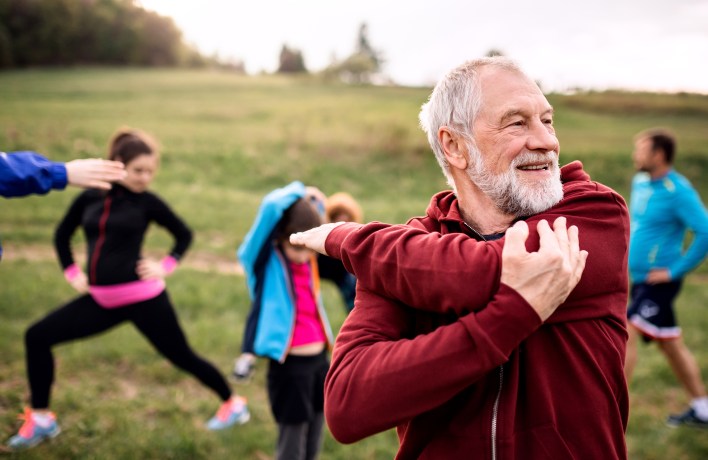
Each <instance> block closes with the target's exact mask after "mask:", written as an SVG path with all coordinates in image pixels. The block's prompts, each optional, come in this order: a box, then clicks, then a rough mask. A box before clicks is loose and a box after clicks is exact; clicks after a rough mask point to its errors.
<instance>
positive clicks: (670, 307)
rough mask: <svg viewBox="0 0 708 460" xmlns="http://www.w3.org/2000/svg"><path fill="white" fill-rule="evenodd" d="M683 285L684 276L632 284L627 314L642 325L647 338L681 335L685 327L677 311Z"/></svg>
mask: <svg viewBox="0 0 708 460" xmlns="http://www.w3.org/2000/svg"><path fill="white" fill-rule="evenodd" d="M680 289H681V280H679V281H672V282H670V283H660V284H647V283H636V284H633V285H632V292H631V303H630V305H629V309H628V310H627V318H628V320H629V322H630V323H632V325H633V326H634V327H636V328H637V329H639V331H640V332H641V333H642V336H643V338H644V340H645V341H650V340H653V339H656V340H666V339H675V338H677V337H680V336H681V328H680V327H678V325H677V324H676V317H675V315H674V299H675V298H676V296H677V295H678V293H679V290H680Z"/></svg>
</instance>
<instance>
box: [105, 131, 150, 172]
mask: <svg viewBox="0 0 708 460" xmlns="http://www.w3.org/2000/svg"><path fill="white" fill-rule="evenodd" d="M140 155H159V151H158V146H157V142H155V140H154V139H153V138H152V136H150V135H149V134H147V133H144V132H142V131H139V130H137V129H131V128H121V129H119V130H118V131H117V132H116V133H115V134H114V135H113V137H112V138H111V142H110V144H109V145H108V159H109V160H115V161H121V162H123V164H126V165H127V164H128V163H130V162H131V161H133V160H134V159H135V158H137V157H139V156H140Z"/></svg>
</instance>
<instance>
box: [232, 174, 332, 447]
mask: <svg viewBox="0 0 708 460" xmlns="http://www.w3.org/2000/svg"><path fill="white" fill-rule="evenodd" d="M313 198H315V199H313ZM317 203H318V201H317V199H316V197H313V196H311V195H309V194H308V188H306V187H305V186H304V185H303V184H302V183H301V182H292V183H291V184H289V185H287V186H285V187H283V188H279V189H276V190H274V191H272V192H270V193H269V194H267V195H266V196H265V198H263V201H262V203H261V206H260V208H259V210H258V214H257V215H256V219H255V221H254V223H253V226H252V227H251V229H250V230H249V232H248V234H247V235H246V237H245V239H244V241H243V243H242V244H241V246H240V247H239V248H238V251H237V255H238V258H239V260H240V262H241V264H242V265H243V268H244V270H245V272H246V280H247V284H248V291H249V295H250V297H251V300H252V304H251V311H250V312H249V315H248V319H247V322H246V327H245V332H244V337H243V343H242V355H241V358H239V360H241V359H242V358H243V357H244V356H251V357H252V358H253V359H254V360H255V356H262V357H266V358H269V367H268V376H267V382H268V399H269V402H270V406H271V412H272V413H273V416H274V418H275V420H276V422H277V423H278V441H277V451H276V459H282V458H292V459H296V460H297V459H299V460H306V459H307V460H310V459H314V458H317V455H318V453H319V450H320V446H321V443H322V431H323V427H324V380H325V376H326V374H327V371H328V369H329V359H328V357H327V352H328V350H329V349H331V346H332V342H333V336H332V330H331V327H330V324H329V321H328V319H327V315H326V313H325V310H324V308H323V305H322V299H321V296H320V291H319V274H318V267H317V258H316V256H315V253H314V252H313V251H311V250H309V249H307V248H304V247H297V246H293V245H292V244H291V243H290V241H289V237H290V234H292V233H296V232H302V231H306V230H309V229H311V228H314V227H317V226H319V225H320V224H321V223H322V220H321V216H320V213H319V212H318V211H317V209H316V205H317Z"/></svg>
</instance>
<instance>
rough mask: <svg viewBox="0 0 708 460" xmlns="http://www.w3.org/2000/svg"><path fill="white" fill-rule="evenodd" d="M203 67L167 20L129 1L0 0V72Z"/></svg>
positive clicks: (170, 20) (176, 28)
mask: <svg viewBox="0 0 708 460" xmlns="http://www.w3.org/2000/svg"><path fill="white" fill-rule="evenodd" d="M207 61H208V59H207V58H205V57H204V56H202V55H201V54H200V53H199V52H197V51H196V50H195V49H192V48H190V47H189V46H187V45H185V44H184V42H183V40H182V32H181V31H180V30H179V28H178V27H177V26H176V25H175V23H174V21H173V20H172V19H171V18H168V17H164V16H160V15H159V14H157V13H154V12H152V11H148V10H145V9H143V8H142V7H140V6H139V5H138V4H136V3H135V1H134V0H0V68H16V67H28V66H47V65H49V66H52V65H57V66H58V65H62V66H63V65H75V64H102V65H138V66H183V65H186V66H199V65H204V64H206V63H207Z"/></svg>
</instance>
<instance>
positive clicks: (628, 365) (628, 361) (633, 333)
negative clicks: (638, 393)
mask: <svg viewBox="0 0 708 460" xmlns="http://www.w3.org/2000/svg"><path fill="white" fill-rule="evenodd" d="M627 332H628V333H629V339H628V340H627V350H626V353H625V356H624V376H625V379H626V380H627V385H628V386H629V383H630V382H631V381H632V374H633V373H634V367H635V366H636V365H637V346H638V343H639V330H637V328H636V327H634V326H632V325H631V324H627Z"/></svg>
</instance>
